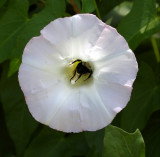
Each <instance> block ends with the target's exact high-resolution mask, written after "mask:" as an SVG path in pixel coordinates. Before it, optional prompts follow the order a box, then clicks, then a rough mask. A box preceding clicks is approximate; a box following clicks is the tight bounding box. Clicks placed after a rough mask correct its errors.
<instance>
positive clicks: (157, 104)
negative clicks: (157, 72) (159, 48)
mask: <svg viewBox="0 0 160 157" xmlns="http://www.w3.org/2000/svg"><path fill="white" fill-rule="evenodd" d="M159 95H160V87H159V86H158V85H157V84H156V80H155V76H154V73H153V71H152V69H151V67H150V66H149V65H147V64H145V63H142V64H141V66H140V70H139V72H138V74H137V79H136V81H135V83H134V85H133V92H132V95H131V100H130V102H129V103H128V105H127V107H126V108H125V109H124V110H123V111H122V115H121V127H122V128H123V129H124V130H127V131H133V130H135V129H136V128H139V129H140V130H141V129H143V128H144V126H145V124H146V122H147V120H148V119H149V117H150V115H151V114H152V112H153V111H155V110H157V109H160V97H159Z"/></svg>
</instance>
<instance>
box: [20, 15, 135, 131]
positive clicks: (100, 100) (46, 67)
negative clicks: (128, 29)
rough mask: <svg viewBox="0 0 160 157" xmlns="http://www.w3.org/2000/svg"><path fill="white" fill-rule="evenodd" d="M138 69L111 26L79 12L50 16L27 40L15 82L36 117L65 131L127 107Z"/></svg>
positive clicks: (100, 121) (95, 125)
mask: <svg viewBox="0 0 160 157" xmlns="http://www.w3.org/2000/svg"><path fill="white" fill-rule="evenodd" d="M74 61H75V62H74ZM137 70H138V65H137V62H136V58H135V55H134V54H133V52H132V51H131V50H130V49H129V47H128V44H127V42H126V41H125V39H124V38H123V37H122V36H121V35H120V34H119V33H117V31H116V30H115V29H114V28H112V27H110V26H108V25H106V24H105V23H103V22H102V21H100V20H99V19H98V18H97V17H96V16H94V15H91V14H77V15H75V16H72V17H65V18H59V19H56V20H54V21H53V22H51V23H50V24H48V25H47V26H46V27H45V28H44V29H43V30H41V35H40V36H39V37H34V38H32V39H31V40H30V41H29V42H28V44H27V45H26V47H25V49H24V53H23V58H22V64H21V66H20V69H19V82H20V86H21V88H22V91H23V92H24V95H25V99H26V103H27V105H28V107H29V110H30V112H31V114H32V115H33V117H34V118H35V119H36V120H37V121H39V122H41V123H43V124H46V125H48V126H50V127H51V128H54V129H57V130H61V131H64V132H81V131H84V130H88V131H95V130H98V129H101V128H103V127H105V126H107V125H108V124H109V123H111V121H112V120H113V118H114V117H115V115H116V114H117V113H118V112H120V111H121V110H122V109H123V108H124V107H125V106H126V104H127V103H128V101H129V99H130V95H131V91H132V84H133V82H134V80H135V78H136V74H137ZM79 77H80V78H79Z"/></svg>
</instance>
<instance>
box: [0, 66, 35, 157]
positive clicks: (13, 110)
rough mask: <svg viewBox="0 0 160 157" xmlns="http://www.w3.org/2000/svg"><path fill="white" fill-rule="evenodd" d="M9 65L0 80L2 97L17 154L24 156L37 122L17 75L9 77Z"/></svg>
mask: <svg viewBox="0 0 160 157" xmlns="http://www.w3.org/2000/svg"><path fill="white" fill-rule="evenodd" d="M6 71H7V67H5V68H4V73H3V75H2V78H1V80H0V88H1V89H3V90H1V91H0V98H1V101H2V106H3V110H4V115H5V121H6V125H7V128H8V131H9V134H10V136H11V138H12V140H13V142H14V145H15V149H16V156H17V157H18V156H22V154H23V152H24V150H25V148H26V146H27V144H28V142H29V141H30V137H31V135H32V134H33V132H34V131H35V129H36V127H37V124H38V123H37V122H36V121H35V120H34V119H33V118H32V116H31V115H30V113H29V111H28V108H27V106H26V104H25V101H24V96H23V94H22V91H21V89H20V87H19V84H18V80H17V75H13V76H12V77H10V78H9V79H8V78H7V76H6V75H7V74H6Z"/></svg>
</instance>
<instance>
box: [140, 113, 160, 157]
mask: <svg viewBox="0 0 160 157" xmlns="http://www.w3.org/2000/svg"><path fill="white" fill-rule="evenodd" d="M159 124H160V111H157V112H154V114H153V115H152V117H151V118H150V120H149V122H148V125H147V126H146V128H145V129H144V130H143V133H144V140H145V143H146V157H153V156H154V157H159V155H160V149H159V147H158V146H159V141H160V136H159V133H160V125H159Z"/></svg>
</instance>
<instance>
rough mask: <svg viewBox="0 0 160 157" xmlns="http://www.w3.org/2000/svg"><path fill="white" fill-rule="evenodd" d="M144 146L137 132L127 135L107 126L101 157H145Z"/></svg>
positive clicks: (120, 130)
mask: <svg viewBox="0 0 160 157" xmlns="http://www.w3.org/2000/svg"><path fill="white" fill-rule="evenodd" d="M144 148H145V146H144V141H143V138H142V135H141V133H140V131H139V130H136V131H135V132H134V133H127V132H125V131H123V130H122V129H119V128H117V127H114V126H111V125H109V126H108V127H106V131H105V136H104V149H103V157H106V156H112V157H145V149H144Z"/></svg>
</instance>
